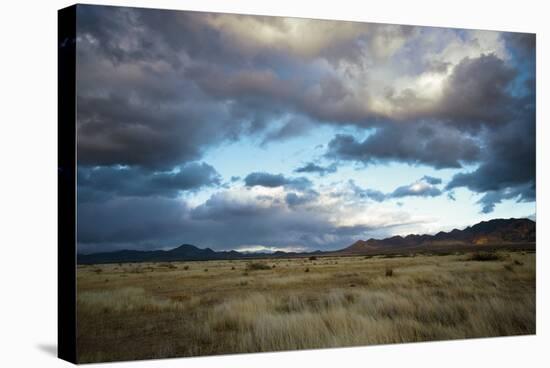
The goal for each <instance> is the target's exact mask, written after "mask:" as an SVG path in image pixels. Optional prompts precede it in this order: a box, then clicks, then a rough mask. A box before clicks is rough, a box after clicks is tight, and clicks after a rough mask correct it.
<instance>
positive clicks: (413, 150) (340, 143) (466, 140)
mask: <svg viewBox="0 0 550 368" xmlns="http://www.w3.org/2000/svg"><path fill="white" fill-rule="evenodd" d="M479 155H480V146H479V142H478V141H477V140H476V139H475V138H473V137H471V136H470V135H466V134H464V133H462V132H460V131H459V130H457V129H455V128H452V127H447V126H442V125H436V124H427V123H417V124H413V123H409V124H403V125H396V124H390V123H388V124H386V125H384V126H382V127H380V128H378V129H376V131H375V132H374V133H372V134H371V135H369V136H368V137H367V138H366V139H365V140H363V141H358V140H357V139H356V138H355V137H353V136H351V135H343V134H339V135H336V137H334V138H333V139H332V140H331V141H330V143H329V145H328V150H327V157H329V158H334V159H339V160H351V161H357V162H361V163H364V164H376V163H378V162H386V161H399V162H406V163H409V164H412V165H418V164H425V165H429V166H433V167H435V168H438V169H442V168H460V167H462V164H463V163H472V162H475V161H477V160H478V159H479Z"/></svg>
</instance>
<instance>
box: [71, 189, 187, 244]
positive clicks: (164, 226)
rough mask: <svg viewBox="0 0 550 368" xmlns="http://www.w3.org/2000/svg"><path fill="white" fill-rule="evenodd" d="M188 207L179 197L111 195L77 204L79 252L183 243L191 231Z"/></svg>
mask: <svg viewBox="0 0 550 368" xmlns="http://www.w3.org/2000/svg"><path fill="white" fill-rule="evenodd" d="M188 211H189V209H188V207H187V205H186V204H185V203H184V202H182V201H179V200H175V199H170V198H153V197H122V198H111V199H109V200H107V201H105V202H101V203H98V202H88V203H80V202H79V205H78V207H77V216H78V221H77V227H78V228H77V241H78V251H79V252H82V253H87V252H98V251H106V250H113V249H116V248H131V249H139V248H145V249H150V248H161V247H163V246H174V245H178V244H181V243H182V241H181V236H182V234H183V233H185V231H186V230H189V228H188V226H189V224H186V223H185V222H184V219H185V216H186V214H187V213H188Z"/></svg>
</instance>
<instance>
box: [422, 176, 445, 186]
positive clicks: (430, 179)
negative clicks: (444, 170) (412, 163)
mask: <svg viewBox="0 0 550 368" xmlns="http://www.w3.org/2000/svg"><path fill="white" fill-rule="evenodd" d="M420 180H422V181H425V182H426V183H428V184H431V185H437V184H441V183H442V180H441V178H435V177H433V176H428V175H424V176H423V177H422V178H421V179H420Z"/></svg>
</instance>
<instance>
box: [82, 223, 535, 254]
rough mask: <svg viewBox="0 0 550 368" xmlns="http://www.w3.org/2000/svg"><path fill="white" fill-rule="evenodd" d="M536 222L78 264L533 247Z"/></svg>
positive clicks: (182, 250)
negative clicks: (336, 244) (340, 243)
mask: <svg viewBox="0 0 550 368" xmlns="http://www.w3.org/2000/svg"><path fill="white" fill-rule="evenodd" d="M535 235H536V223H535V222H534V221H532V220H529V219H525V218H522V219H513V218H512V219H494V220H490V221H482V222H480V223H477V224H475V225H473V226H469V227H467V228H465V229H463V230H458V229H454V230H452V231H449V232H443V231H442V232H439V233H437V234H435V235H407V236H405V237H403V236H392V237H389V238H385V239H368V240H358V241H356V242H355V243H353V244H351V245H350V246H348V247H345V248H343V249H340V250H336V251H325V252H323V251H319V250H317V251H314V252H303V253H296V252H282V251H277V252H274V253H243V252H237V251H235V250H230V251H214V250H212V249H210V248H198V247H196V246H194V245H191V244H183V245H180V246H179V247H176V248H173V249H170V250H150V251H147V250H119V251H113V252H103V253H92V254H78V255H77V262H78V264H96V263H117V262H118V263H122V262H168V261H203V260H216V259H247V258H248V259H250V258H284V257H305V256H312V255H320V256H322V255H331V256H337V255H360V254H377V253H379V254H384V253H398V252H420V251H441V250H449V249H456V250H458V249H461V248H464V249H466V248H467V249H471V248H474V249H475V248H480V247H483V248H487V247H495V246H498V247H510V246H519V245H522V246H525V245H534V244H535Z"/></svg>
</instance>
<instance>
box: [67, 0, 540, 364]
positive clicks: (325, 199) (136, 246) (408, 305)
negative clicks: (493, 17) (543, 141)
mask: <svg viewBox="0 0 550 368" xmlns="http://www.w3.org/2000/svg"><path fill="white" fill-rule="evenodd" d="M75 43H76V45H75V47H76V53H75V55H76V61H75V63H76V64H75V65H76V96H75V100H76V165H77V166H76V173H75V175H76V247H77V248H76V251H77V265H76V293H77V295H76V321H77V324H76V326H77V327H76V352H77V361H78V362H80V363H89V362H103V361H117V360H132V359H148V358H168V357H190V356H204V355H215V354H235V353H255V352H266V351H285V350H296V349H319V348H335V347H349V346H365V345H374V344H394V343H409V342H418V341H438V340H449V339H467V338H480V337H498V336H514V335H528V334H534V333H535V332H536V330H535V327H536V326H535V315H536V313H535V312H536V311H535V259H536V252H535V234H536V230H535V228H536V225H535V224H536V222H535V221H536V218H535V217H536V214H535V211H536V206H535V191H536V186H535V127H536V121H535V120H536V119H535V35H534V34H526V33H513V32H504V31H490V30H473V29H454V28H435V27H425V26H409V25H394V24H374V23H362V22H349V21H338V20H317V19H302V18H290V17H272V16H258V15H238V14H218V13H206V12H189V11H172V10H156V9H142V8H127V7H108V6H93V5H78V6H77V7H76V38H75Z"/></svg>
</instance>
